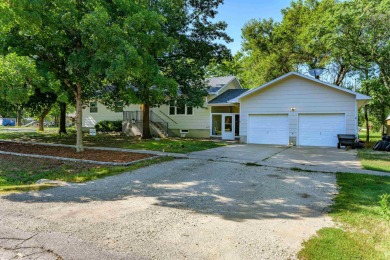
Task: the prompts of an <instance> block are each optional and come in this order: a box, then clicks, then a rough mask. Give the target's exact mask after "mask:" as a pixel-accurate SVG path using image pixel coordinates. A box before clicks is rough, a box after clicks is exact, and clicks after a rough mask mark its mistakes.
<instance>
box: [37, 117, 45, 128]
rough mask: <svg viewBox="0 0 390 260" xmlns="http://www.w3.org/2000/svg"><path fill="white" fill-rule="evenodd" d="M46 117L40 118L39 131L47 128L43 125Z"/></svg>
mask: <svg viewBox="0 0 390 260" xmlns="http://www.w3.org/2000/svg"><path fill="white" fill-rule="evenodd" d="M44 119H45V118H44V117H43V116H40V117H39V119H38V131H40V132H43V131H44V130H45V129H44V126H43V121H44Z"/></svg>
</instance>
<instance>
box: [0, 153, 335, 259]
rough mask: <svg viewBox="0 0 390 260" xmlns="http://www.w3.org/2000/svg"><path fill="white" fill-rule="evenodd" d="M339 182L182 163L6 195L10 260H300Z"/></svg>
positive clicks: (2, 237)
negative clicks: (302, 244) (300, 255)
mask: <svg viewBox="0 0 390 260" xmlns="http://www.w3.org/2000/svg"><path fill="white" fill-rule="evenodd" d="M283 149H284V148H271V149H270V151H279V150H283ZM264 156H266V155H264ZM257 158H258V157H256V159H257ZM335 181H336V180H335V176H334V174H323V173H315V174H313V173H307V172H297V171H291V170H289V169H281V168H274V167H259V166H246V165H244V164H240V163H232V162H220V161H210V160H200V159H180V160H175V161H171V162H166V163H163V164H158V165H154V166H151V167H148V168H143V169H139V170H136V171H134V172H131V173H125V174H121V175H117V176H112V177H108V178H105V179H101V180H97V181H92V182H88V183H84V184H71V185H69V186H65V187H59V188H54V189H49V190H45V191H41V192H31V193H23V194H14V195H6V196H0V259H3V258H4V259H11V258H15V259H16V258H17V259H294V258H295V254H296V253H297V252H298V251H299V249H300V248H301V243H302V241H303V240H305V239H308V238H309V237H311V236H312V235H314V234H315V232H316V230H318V229H320V228H322V227H326V226H332V221H331V219H330V218H329V217H327V216H326V214H325V213H326V210H327V207H328V206H329V205H330V204H331V199H332V197H333V196H334V194H335V193H336V192H337V190H336V187H335Z"/></svg>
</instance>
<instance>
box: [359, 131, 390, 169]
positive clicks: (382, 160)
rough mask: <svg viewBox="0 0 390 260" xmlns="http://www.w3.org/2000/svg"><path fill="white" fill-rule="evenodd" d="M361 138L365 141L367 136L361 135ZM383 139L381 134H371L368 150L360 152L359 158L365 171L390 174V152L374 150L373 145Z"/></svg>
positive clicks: (360, 150)
mask: <svg viewBox="0 0 390 260" xmlns="http://www.w3.org/2000/svg"><path fill="white" fill-rule="evenodd" d="M360 138H361V139H363V140H365V139H366V136H365V135H364V134H361V135H360ZM381 139H382V135H381V133H370V143H368V144H366V148H364V149H359V150H358V156H359V159H360V161H361V163H362V166H363V168H364V169H366V170H373V171H382V172H390V152H381V151H374V150H373V149H372V147H373V145H374V144H375V143H376V142H377V141H379V140H381Z"/></svg>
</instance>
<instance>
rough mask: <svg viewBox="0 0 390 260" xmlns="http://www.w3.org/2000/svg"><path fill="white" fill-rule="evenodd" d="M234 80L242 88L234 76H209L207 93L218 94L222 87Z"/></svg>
mask: <svg viewBox="0 0 390 260" xmlns="http://www.w3.org/2000/svg"><path fill="white" fill-rule="evenodd" d="M235 80H236V81H237V83H238V85H239V86H240V88H241V89H242V86H241V84H240V82H239V81H238V79H237V78H236V77H235V76H227V77H213V78H209V79H207V84H208V86H209V89H208V93H209V94H216V95H218V94H219V92H220V91H221V90H222V89H223V88H225V87H226V86H227V85H228V84H229V83H231V82H233V81H235Z"/></svg>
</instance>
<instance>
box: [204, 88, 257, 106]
mask: <svg viewBox="0 0 390 260" xmlns="http://www.w3.org/2000/svg"><path fill="white" fill-rule="evenodd" d="M248 90H249V89H229V90H227V91H225V92H224V93H222V94H221V95H219V96H217V97H216V98H214V99H213V100H211V101H210V102H209V104H225V103H228V101H229V100H232V99H233V98H236V97H238V96H239V95H241V94H242V93H244V92H246V91H248Z"/></svg>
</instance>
